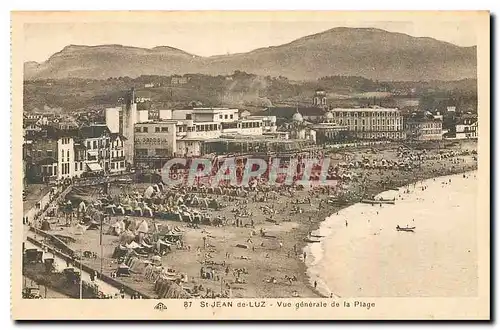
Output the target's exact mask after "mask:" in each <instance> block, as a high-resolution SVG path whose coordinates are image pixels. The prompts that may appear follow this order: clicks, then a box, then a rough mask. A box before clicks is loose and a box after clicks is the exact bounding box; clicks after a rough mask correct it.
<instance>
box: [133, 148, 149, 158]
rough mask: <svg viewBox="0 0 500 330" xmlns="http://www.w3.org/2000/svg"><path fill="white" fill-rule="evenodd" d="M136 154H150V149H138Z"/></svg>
mask: <svg viewBox="0 0 500 330" xmlns="http://www.w3.org/2000/svg"><path fill="white" fill-rule="evenodd" d="M135 152H136V154H137V156H147V155H148V149H136V151H135Z"/></svg>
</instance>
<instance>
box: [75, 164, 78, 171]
mask: <svg viewBox="0 0 500 330" xmlns="http://www.w3.org/2000/svg"><path fill="white" fill-rule="evenodd" d="M75 171H78V163H75Z"/></svg>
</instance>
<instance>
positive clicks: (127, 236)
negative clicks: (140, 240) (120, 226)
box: [119, 230, 135, 244]
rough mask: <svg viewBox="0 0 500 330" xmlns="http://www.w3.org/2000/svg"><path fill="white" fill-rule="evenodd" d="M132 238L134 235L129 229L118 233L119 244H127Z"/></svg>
mask: <svg viewBox="0 0 500 330" xmlns="http://www.w3.org/2000/svg"><path fill="white" fill-rule="evenodd" d="M134 238H135V235H134V234H133V233H132V232H131V231H129V230H126V231H124V232H123V233H122V234H121V235H120V238H119V242H120V244H128V243H130V242H132V241H133V240H134Z"/></svg>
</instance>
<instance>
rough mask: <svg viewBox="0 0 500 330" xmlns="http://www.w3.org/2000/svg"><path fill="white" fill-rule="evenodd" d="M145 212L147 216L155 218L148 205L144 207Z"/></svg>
mask: <svg viewBox="0 0 500 330" xmlns="http://www.w3.org/2000/svg"><path fill="white" fill-rule="evenodd" d="M143 212H144V214H145V215H146V216H149V217H153V210H151V208H150V207H149V206H147V205H144V208H143Z"/></svg>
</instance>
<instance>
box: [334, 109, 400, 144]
mask: <svg viewBox="0 0 500 330" xmlns="http://www.w3.org/2000/svg"><path fill="white" fill-rule="evenodd" d="M330 112H331V113H332V115H333V119H332V122H334V123H336V124H338V125H340V126H347V130H348V131H349V132H350V135H351V136H353V137H355V138H357V139H361V140H377V139H387V140H403V139H405V138H406V133H405V131H404V127H403V116H402V114H401V111H400V110H399V109H397V108H382V107H378V106H374V107H372V108H335V109H332V110H330Z"/></svg>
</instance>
